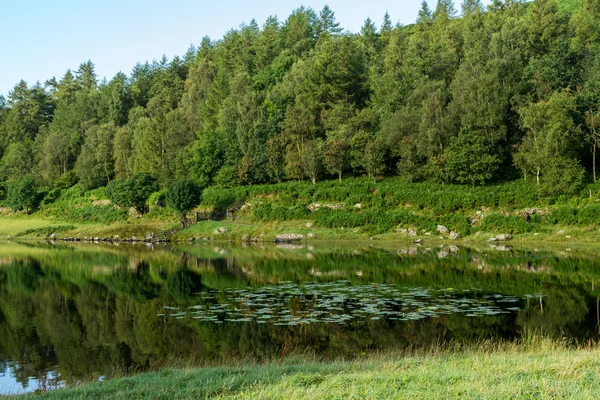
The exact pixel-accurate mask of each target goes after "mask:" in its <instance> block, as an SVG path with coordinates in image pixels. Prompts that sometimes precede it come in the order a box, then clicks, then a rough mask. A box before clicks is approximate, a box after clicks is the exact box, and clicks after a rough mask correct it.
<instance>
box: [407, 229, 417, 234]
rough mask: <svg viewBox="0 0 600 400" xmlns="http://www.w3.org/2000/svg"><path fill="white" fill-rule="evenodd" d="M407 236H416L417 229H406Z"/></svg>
mask: <svg viewBox="0 0 600 400" xmlns="http://www.w3.org/2000/svg"><path fill="white" fill-rule="evenodd" d="M408 236H417V231H415V230H414V229H412V228H411V229H409V230H408Z"/></svg>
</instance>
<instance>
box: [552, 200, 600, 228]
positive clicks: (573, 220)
mask: <svg viewBox="0 0 600 400" xmlns="http://www.w3.org/2000/svg"><path fill="white" fill-rule="evenodd" d="M545 221H546V222H547V223H549V224H553V225H583V226H585V225H598V224H600V205H599V204H592V205H590V206H587V207H582V208H579V209H577V208H572V207H567V206H562V207H557V208H555V209H554V210H552V212H551V213H550V214H549V215H547V216H546V217H545Z"/></svg>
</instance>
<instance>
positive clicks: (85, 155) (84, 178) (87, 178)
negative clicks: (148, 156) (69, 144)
mask: <svg viewBox="0 0 600 400" xmlns="http://www.w3.org/2000/svg"><path fill="white" fill-rule="evenodd" d="M115 132H116V128H115V125H114V123H112V122H111V123H108V124H103V125H99V126H98V125H94V126H92V127H90V128H89V129H88V130H87V132H86V138H85V142H84V143H83V146H82V148H81V152H80V153H79V157H78V158H77V162H76V164H75V168H76V170H77V176H78V177H79V182H80V184H81V185H82V186H83V188H84V189H86V190H89V189H94V188H97V187H100V186H104V185H106V184H107V183H108V182H110V180H111V179H112V178H113V176H114V169H115V166H114V160H113V154H114V151H113V141H114V136H115Z"/></svg>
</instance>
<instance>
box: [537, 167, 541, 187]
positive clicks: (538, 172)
mask: <svg viewBox="0 0 600 400" xmlns="http://www.w3.org/2000/svg"><path fill="white" fill-rule="evenodd" d="M536 179H537V184H538V185H539V184H540V168H539V167H538V169H537V173H536Z"/></svg>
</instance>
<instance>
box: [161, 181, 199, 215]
mask: <svg viewBox="0 0 600 400" xmlns="http://www.w3.org/2000/svg"><path fill="white" fill-rule="evenodd" d="M201 194H202V189H201V188H200V187H199V186H198V185H197V184H196V183H195V182H193V181H190V180H179V181H176V182H175V183H174V184H173V186H171V188H170V189H169V190H168V191H167V194H166V199H167V203H168V204H169V206H170V207H172V208H174V209H175V210H176V211H177V212H179V213H180V214H181V215H182V216H183V218H185V214H187V213H188V212H189V211H190V210H191V209H192V208H194V206H196V205H197V204H198V203H199V202H200V195H201Z"/></svg>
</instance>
